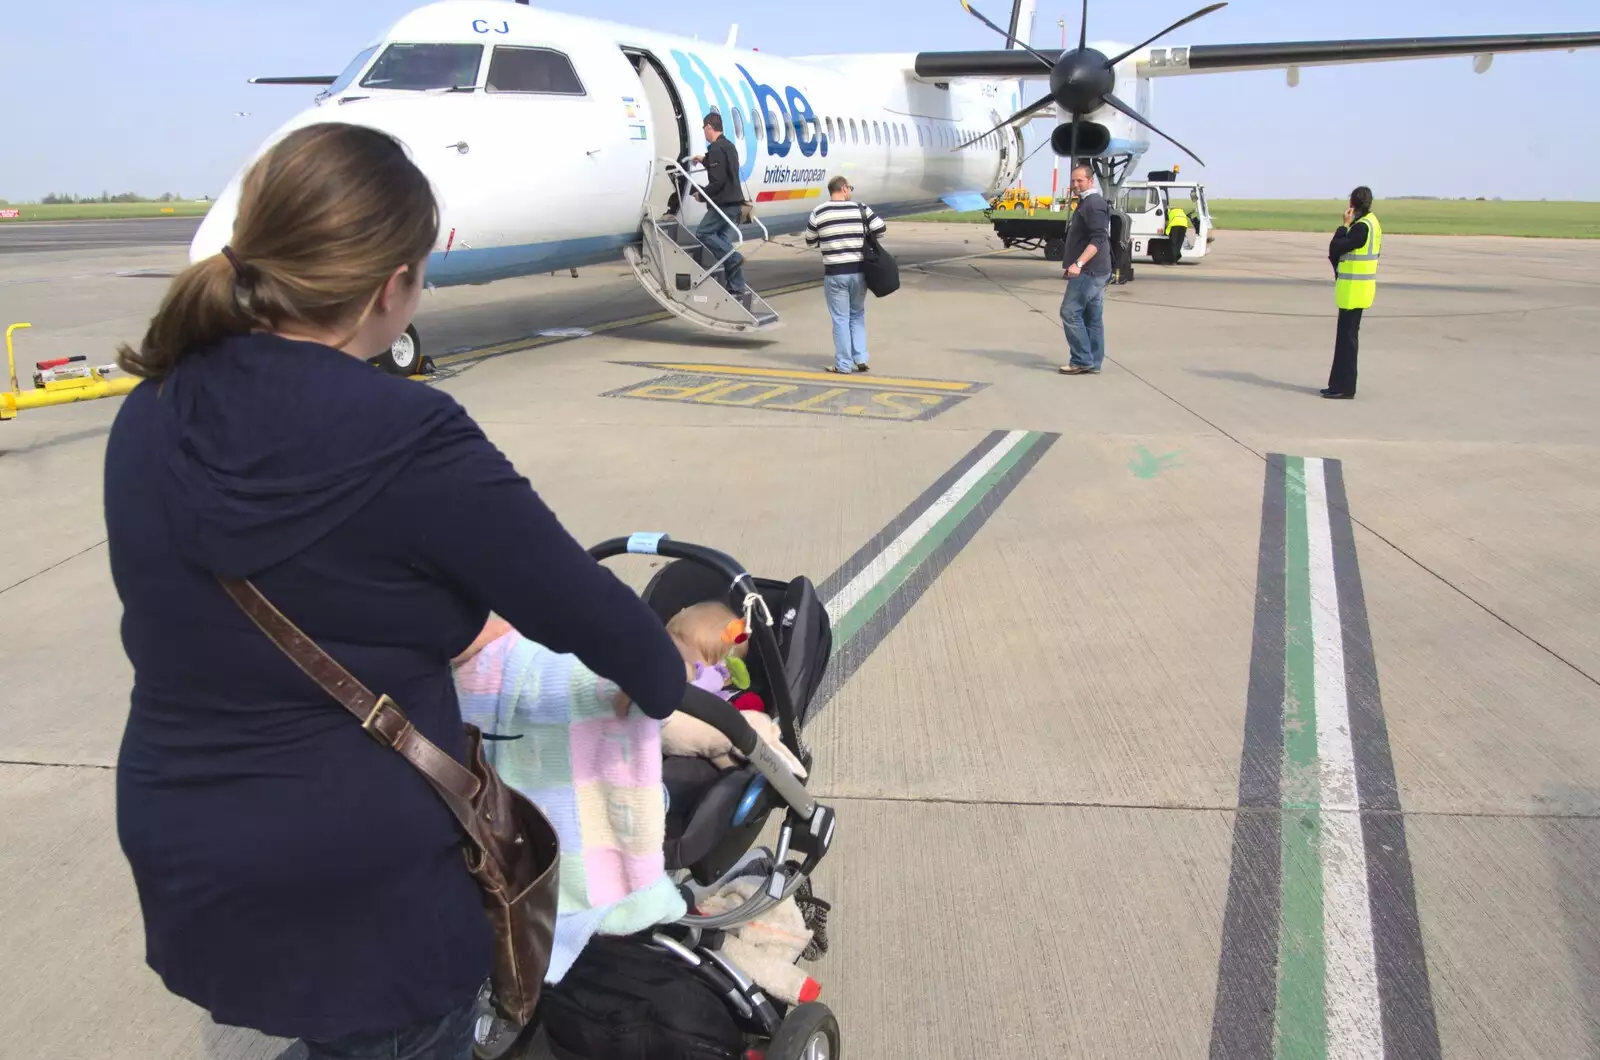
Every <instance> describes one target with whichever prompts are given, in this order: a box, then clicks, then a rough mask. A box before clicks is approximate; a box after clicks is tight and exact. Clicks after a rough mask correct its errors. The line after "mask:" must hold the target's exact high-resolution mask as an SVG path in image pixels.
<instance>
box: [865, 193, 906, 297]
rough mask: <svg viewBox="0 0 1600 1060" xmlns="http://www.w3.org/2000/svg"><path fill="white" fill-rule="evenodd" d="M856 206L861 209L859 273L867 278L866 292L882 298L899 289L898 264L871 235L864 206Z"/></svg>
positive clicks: (870, 225)
mask: <svg viewBox="0 0 1600 1060" xmlns="http://www.w3.org/2000/svg"><path fill="white" fill-rule="evenodd" d="M856 205H857V206H858V207H860V208H861V231H862V238H861V271H862V272H863V273H865V274H866V277H867V290H869V291H871V292H872V293H873V294H874V295H876V296H877V297H879V298H884V297H886V296H888V295H891V294H894V293H895V292H896V291H898V290H899V289H900V264H899V262H897V261H895V260H894V255H892V254H890V253H889V252H888V251H887V250H884V249H883V245H882V244H881V243H879V242H878V237H877V236H876V235H873V233H872V224H871V222H870V221H868V220H867V207H866V205H865V204H863V203H856Z"/></svg>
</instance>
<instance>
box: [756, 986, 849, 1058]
mask: <svg viewBox="0 0 1600 1060" xmlns="http://www.w3.org/2000/svg"><path fill="white" fill-rule="evenodd" d="M842 1055H843V1045H842V1044H841V1042H840V1040H839V1020H838V1019H837V1018H836V1017H835V1016H834V1014H833V1011H832V1010H831V1009H829V1008H828V1006H827V1005H824V1004H821V1003H819V1002H815V1001H813V1002H812V1003H810V1004H809V1005H799V1006H796V1007H795V1008H794V1009H792V1010H791V1011H790V1012H789V1015H787V1016H785V1017H784V1020H783V1023H782V1024H780V1025H779V1027H778V1033H777V1034H776V1035H775V1036H774V1037H773V1039H772V1044H771V1045H769V1046H768V1047H767V1060H840V1057H841V1056H842Z"/></svg>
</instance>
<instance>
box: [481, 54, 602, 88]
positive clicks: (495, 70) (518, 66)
mask: <svg viewBox="0 0 1600 1060" xmlns="http://www.w3.org/2000/svg"><path fill="white" fill-rule="evenodd" d="M488 87H489V91H490V92H539V93H543V94H545V95H555V96H581V95H583V82H582V81H580V80H578V71H576V70H574V69H573V68H572V60H571V59H569V58H567V57H566V56H565V55H562V54H561V53H560V52H556V51H551V50H550V49H549V48H513V47H507V46H498V47H496V48H495V50H494V55H493V56H491V57H490V59H489V85H488Z"/></svg>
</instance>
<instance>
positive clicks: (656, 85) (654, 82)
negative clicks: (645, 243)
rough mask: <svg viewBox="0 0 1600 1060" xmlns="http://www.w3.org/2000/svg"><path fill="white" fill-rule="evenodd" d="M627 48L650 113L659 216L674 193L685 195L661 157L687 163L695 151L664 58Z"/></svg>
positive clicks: (654, 208) (653, 191)
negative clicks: (670, 175) (691, 146)
mask: <svg viewBox="0 0 1600 1060" xmlns="http://www.w3.org/2000/svg"><path fill="white" fill-rule="evenodd" d="M623 50H624V51H625V52H626V53H627V56H628V61H629V62H631V63H632V64H633V68H634V70H635V71H637V72H638V74H639V84H640V87H641V88H642V89H643V90H644V105H645V107H646V109H647V110H648V112H649V122H650V125H649V128H650V140H651V145H652V150H651V166H652V169H653V170H654V174H655V175H654V179H653V180H652V182H651V184H650V203H649V206H650V210H651V213H652V214H653V215H655V216H657V217H659V216H661V215H662V214H663V213H665V212H666V210H667V206H668V200H669V199H670V198H671V196H672V195H673V194H674V192H676V193H678V194H679V196H680V198H681V197H682V192H683V189H682V188H680V187H678V186H677V183H681V182H674V181H672V180H670V179H668V177H667V174H666V173H664V172H662V170H661V168H660V167H661V164H662V163H661V161H660V160H661V159H663V158H672V159H676V160H677V161H679V162H683V163H686V162H687V160H688V158H689V156H690V154H691V153H692V152H690V150H689V125H688V117H687V115H685V113H684V110H683V102H682V100H681V99H680V98H679V97H678V90H677V88H676V87H675V86H674V85H673V84H672V79H671V78H669V77H668V76H667V72H666V70H665V69H664V68H663V67H662V65H661V62H660V60H658V59H657V58H656V57H655V56H654V55H652V54H650V53H649V52H646V51H634V50H630V49H626V48H625V49H623Z"/></svg>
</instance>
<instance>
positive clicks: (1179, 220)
mask: <svg viewBox="0 0 1600 1060" xmlns="http://www.w3.org/2000/svg"><path fill="white" fill-rule="evenodd" d="M1180 226H1181V227H1183V228H1188V227H1189V215H1188V214H1186V213H1184V212H1183V211H1182V210H1180V209H1178V208H1177V207H1176V206H1174V207H1173V208H1172V209H1170V210H1168V211H1167V231H1168V232H1170V231H1172V230H1173V229H1174V228H1178V227H1180Z"/></svg>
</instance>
